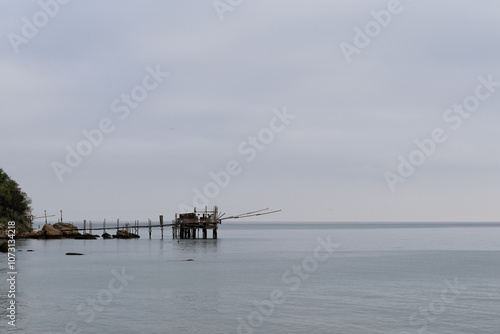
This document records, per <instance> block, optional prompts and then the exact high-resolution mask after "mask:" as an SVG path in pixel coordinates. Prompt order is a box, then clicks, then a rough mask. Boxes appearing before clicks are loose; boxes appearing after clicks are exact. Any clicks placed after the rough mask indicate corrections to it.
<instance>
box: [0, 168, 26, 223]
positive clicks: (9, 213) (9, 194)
mask: <svg viewBox="0 0 500 334" xmlns="http://www.w3.org/2000/svg"><path fill="white" fill-rule="evenodd" d="M30 205H31V199H30V198H29V197H28V195H26V193H25V192H23V191H22V190H21V188H20V187H19V184H17V182H16V181H14V180H12V179H11V178H10V177H9V175H7V173H5V172H4V171H3V169H1V168H0V227H1V226H5V224H6V223H7V222H8V221H11V220H13V221H15V222H16V225H17V226H18V228H19V229H21V230H26V229H29V224H28V222H27V220H26V218H25V214H26V213H27V212H29V211H30V210H31V207H30ZM21 227H24V228H21Z"/></svg>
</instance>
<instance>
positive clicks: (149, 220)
mask: <svg viewBox="0 0 500 334" xmlns="http://www.w3.org/2000/svg"><path fill="white" fill-rule="evenodd" d="M148 225H149V240H151V219H148Z"/></svg>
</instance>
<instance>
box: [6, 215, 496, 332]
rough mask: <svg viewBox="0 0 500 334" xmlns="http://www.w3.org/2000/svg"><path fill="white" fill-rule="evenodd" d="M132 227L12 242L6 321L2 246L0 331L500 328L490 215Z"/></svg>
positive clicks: (474, 329)
mask: <svg viewBox="0 0 500 334" xmlns="http://www.w3.org/2000/svg"><path fill="white" fill-rule="evenodd" d="M141 236H142V237H141V239H139V240H102V239H101V240H99V239H98V240H26V241H18V244H17V249H18V252H17V253H16V254H17V263H16V264H17V269H18V270H17V271H18V274H17V281H16V299H15V301H16V306H17V308H16V311H17V313H16V317H17V318H16V327H12V326H10V325H8V323H7V321H8V320H9V319H8V318H7V316H6V314H7V310H6V308H7V303H8V302H9V299H8V298H7V290H8V282H7V280H6V278H7V255H6V254H0V258H1V268H0V277H1V278H2V279H1V281H0V288H1V293H0V304H1V307H2V311H1V312H0V313H1V314H2V319H1V322H0V332H1V333H17V334H21V333H28V334H32V333H141V334H146V333H179V334H182V333H203V334H210V333H222V334H224V333H228V334H229V333H230V334H233V333H287V334H288V333H301V334H303V333H308V334H313V333H356V334H361V333H367V334H368V333H370V334H372V333H384V334H385V333H394V334H413V333H429V334H430V333H439V334H443V333H454V334H456V333H474V334H481V333H499V332H500V224H474V223H470V224H453V223H447V224H431V223H425V224H424V223H422V224H418V223H405V224H388V223H364V224H361V223H359V224H338V223H268V224H264V223H247V222H245V223H241V222H234V223H224V224H222V225H221V227H220V229H219V239H218V240H212V239H209V240H181V241H180V242H178V241H173V240H172V239H170V236H171V233H170V231H169V230H168V229H167V230H166V233H165V240H160V235H159V231H158V230H157V231H155V232H154V234H153V239H152V240H148V238H147V230H142V231H141ZM209 236H211V234H210V232H209ZM28 249H32V250H33V252H28V251H27V250H28ZM21 250H22V251H21ZM67 252H79V253H83V254H84V255H83V256H67V255H65V254H66V253H67Z"/></svg>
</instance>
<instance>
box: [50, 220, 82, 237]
mask: <svg viewBox="0 0 500 334" xmlns="http://www.w3.org/2000/svg"><path fill="white" fill-rule="evenodd" d="M54 228H56V229H58V230H60V231H61V232H62V234H63V236H64V237H65V238H74V237H76V236H78V235H80V232H78V227H76V226H75V225H73V224H69V223H57V224H54Z"/></svg>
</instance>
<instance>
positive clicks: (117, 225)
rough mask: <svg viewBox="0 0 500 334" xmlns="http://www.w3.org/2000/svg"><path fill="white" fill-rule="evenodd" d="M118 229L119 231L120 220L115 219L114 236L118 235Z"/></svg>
mask: <svg viewBox="0 0 500 334" xmlns="http://www.w3.org/2000/svg"><path fill="white" fill-rule="evenodd" d="M119 229H120V218H116V234H118V230H119Z"/></svg>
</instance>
